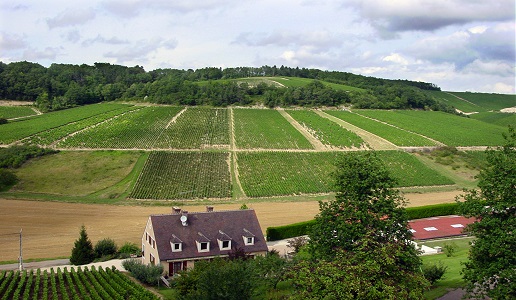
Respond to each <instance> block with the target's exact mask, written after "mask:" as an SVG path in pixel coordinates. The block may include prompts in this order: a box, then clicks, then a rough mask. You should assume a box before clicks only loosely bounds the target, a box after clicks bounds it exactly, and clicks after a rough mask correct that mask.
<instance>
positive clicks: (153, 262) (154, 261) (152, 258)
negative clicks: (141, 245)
mask: <svg viewBox="0 0 516 300" xmlns="http://www.w3.org/2000/svg"><path fill="white" fill-rule="evenodd" d="M150 263H151V264H152V265H155V264H156V259H155V258H154V255H152V253H151V254H150Z"/></svg>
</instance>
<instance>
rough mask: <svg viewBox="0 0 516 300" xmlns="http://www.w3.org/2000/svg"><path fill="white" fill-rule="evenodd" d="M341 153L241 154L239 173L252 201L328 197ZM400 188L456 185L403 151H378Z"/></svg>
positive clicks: (239, 156)
mask: <svg viewBox="0 0 516 300" xmlns="http://www.w3.org/2000/svg"><path fill="white" fill-rule="evenodd" d="M341 154H342V152H318V153H317V152H310V153H299V152H298V153H295V152H294V153H288V152H239V153H238V154H237V157H238V159H237V160H238V170H239V174H240V181H241V183H242V188H243V189H244V191H245V193H246V195H247V196H249V197H268V196H277V195H296V194H310V193H328V192H330V191H333V182H332V179H331V176H330V174H331V173H332V172H333V171H334V170H335V166H334V164H335V160H336V159H338V156H339V155H341ZM378 157H379V158H380V159H381V160H382V161H383V162H384V163H385V164H386V166H387V168H388V170H389V171H390V172H391V174H392V176H393V177H394V178H395V179H396V180H397V181H398V184H397V186H398V187H408V186H432V185H447V184H454V182H453V181H452V180H450V179H449V178H447V177H445V176H443V175H441V174H439V173H437V172H436V171H434V170H432V169H430V168H428V167H426V166H425V165H424V164H423V163H421V162H420V161H419V160H418V159H417V158H415V157H414V156H412V155H411V154H409V153H406V152H402V151H379V152H378Z"/></svg>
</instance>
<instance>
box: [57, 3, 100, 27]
mask: <svg viewBox="0 0 516 300" xmlns="http://www.w3.org/2000/svg"><path fill="white" fill-rule="evenodd" d="M94 18H95V11H94V10H93V9H91V8H86V9H82V8H80V9H66V10H64V11H62V12H61V13H59V14H58V15H57V16H55V17H53V18H48V19H47V24H48V27H49V28H51V29H52V28H55V27H67V26H74V25H80V24H84V23H86V22H88V21H91V20H93V19H94Z"/></svg>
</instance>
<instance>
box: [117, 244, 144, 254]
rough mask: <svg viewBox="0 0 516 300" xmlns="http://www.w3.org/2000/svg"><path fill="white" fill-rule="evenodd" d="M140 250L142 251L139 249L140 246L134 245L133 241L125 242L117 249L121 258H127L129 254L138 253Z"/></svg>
mask: <svg viewBox="0 0 516 300" xmlns="http://www.w3.org/2000/svg"><path fill="white" fill-rule="evenodd" d="M141 252H142V251H141V250H140V248H138V246H136V244H135V243H131V242H125V244H124V245H122V247H120V249H119V250H118V253H120V257H121V258H127V257H130V256H131V255H140V254H141Z"/></svg>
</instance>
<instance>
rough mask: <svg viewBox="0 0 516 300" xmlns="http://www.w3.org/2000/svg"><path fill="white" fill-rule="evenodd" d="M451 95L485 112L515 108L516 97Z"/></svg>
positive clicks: (480, 94) (478, 94) (458, 93)
mask: <svg viewBox="0 0 516 300" xmlns="http://www.w3.org/2000/svg"><path fill="white" fill-rule="evenodd" d="M450 93H451V94H453V95H455V96H458V97H461V98H463V99H466V100H468V101H470V102H472V103H475V104H476V105H478V106H480V107H483V108H485V109H486V110H500V109H502V108H506V107H514V106H516V95H504V94H487V93H470V92H450Z"/></svg>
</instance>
